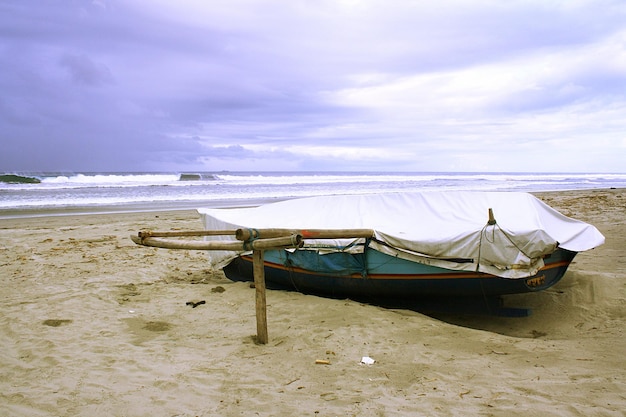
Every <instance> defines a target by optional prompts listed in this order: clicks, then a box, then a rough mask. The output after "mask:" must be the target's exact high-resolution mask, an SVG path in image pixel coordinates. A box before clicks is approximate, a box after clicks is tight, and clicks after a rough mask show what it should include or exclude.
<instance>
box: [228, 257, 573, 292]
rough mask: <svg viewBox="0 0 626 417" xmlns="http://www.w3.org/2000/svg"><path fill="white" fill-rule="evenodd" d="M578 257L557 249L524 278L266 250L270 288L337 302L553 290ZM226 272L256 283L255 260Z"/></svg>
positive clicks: (391, 259)
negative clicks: (337, 300)
mask: <svg viewBox="0 0 626 417" xmlns="http://www.w3.org/2000/svg"><path fill="white" fill-rule="evenodd" d="M575 256H576V252H571V251H567V250H564V249H557V251H555V252H554V253H553V254H552V255H550V256H549V257H547V258H545V259H544V262H545V266H544V267H543V268H541V270H539V271H538V273H537V274H535V275H533V276H531V277H527V278H521V279H509V278H501V277H497V276H494V275H489V274H485V273H477V272H467V271H457V270H449V269H445V268H439V267H433V266H429V265H422V264H419V263H415V262H411V261H408V260H404V259H400V258H396V257H392V256H389V255H385V254H383V253H380V252H378V251H375V250H370V249H368V250H366V252H365V253H363V254H347V253H334V254H325V255H319V254H317V253H316V252H314V251H306V250H298V251H295V252H289V251H285V250H268V251H265V253H264V270H265V281H266V285H267V287H268V288H272V289H287V290H295V291H299V292H302V293H305V294H316V295H322V296H328V297H333V298H362V299H419V298H430V297H484V296H499V295H505V294H518V293H527V292H536V291H542V290H545V289H547V288H550V287H551V286H553V285H554V284H556V283H557V282H558V281H559V280H560V279H561V278H562V277H563V275H564V274H565V272H566V271H567V268H568V266H569V265H570V263H571V262H572V260H573V259H574V257H575ZM316 265H317V267H315V266H316ZM329 265H330V266H329ZM224 273H225V274H226V277H228V278H229V279H231V280H233V281H253V280H254V275H253V264H252V257H251V256H240V257H237V258H235V259H234V260H233V261H232V262H231V263H230V264H228V265H227V266H226V267H225V268H224Z"/></svg>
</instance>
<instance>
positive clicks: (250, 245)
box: [130, 235, 302, 252]
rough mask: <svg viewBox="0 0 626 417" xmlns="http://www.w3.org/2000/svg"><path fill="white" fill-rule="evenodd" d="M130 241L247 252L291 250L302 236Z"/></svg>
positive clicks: (192, 248) (300, 240) (133, 239)
mask: <svg viewBox="0 0 626 417" xmlns="http://www.w3.org/2000/svg"><path fill="white" fill-rule="evenodd" d="M130 238H131V240H132V241H133V242H135V243H136V244H138V245H142V246H152V247H156V248H164V249H188V250H230V251H237V252H241V251H249V250H257V249H258V250H261V249H271V248H293V247H299V246H301V245H302V236H300V235H290V236H282V237H276V238H270V239H257V240H253V241H251V242H241V241H238V240H231V241H228V240H227V241H224V240H205V241H202V240H177V239H164V238H160V237H144V238H141V237H139V236H134V235H131V236H130Z"/></svg>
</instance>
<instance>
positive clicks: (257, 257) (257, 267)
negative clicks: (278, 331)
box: [252, 250, 268, 345]
mask: <svg viewBox="0 0 626 417" xmlns="http://www.w3.org/2000/svg"><path fill="white" fill-rule="evenodd" d="M252 267H253V270H254V287H255V289H256V334H257V342H258V343H260V344H263V345H265V344H267V342H268V337H267V304H266V300H265V268H264V266H263V251H262V250H254V251H253V252H252Z"/></svg>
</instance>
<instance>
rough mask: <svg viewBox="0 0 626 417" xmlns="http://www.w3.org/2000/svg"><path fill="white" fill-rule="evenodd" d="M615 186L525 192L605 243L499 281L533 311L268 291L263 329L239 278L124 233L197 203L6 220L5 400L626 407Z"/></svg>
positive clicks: (63, 406) (163, 410)
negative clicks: (551, 270)
mask: <svg viewBox="0 0 626 417" xmlns="http://www.w3.org/2000/svg"><path fill="white" fill-rule="evenodd" d="M624 191H625V190H589V191H568V192H550V193H537V195H538V196H539V197H540V198H542V199H543V200H545V201H546V202H547V203H548V204H550V205H551V206H553V207H554V208H556V209H558V210H559V211H561V212H562V213H564V214H566V215H568V216H571V217H574V218H576V219H579V220H583V221H587V222H589V223H591V224H593V225H594V226H596V227H597V228H598V229H599V230H600V231H601V232H602V233H603V234H604V235H605V236H606V244H605V245H603V246H601V247H599V248H597V249H595V250H593V251H589V252H585V253H581V254H579V255H578V256H577V258H576V259H575V261H574V263H573V264H572V266H571V267H570V269H569V270H568V272H567V274H566V275H565V277H564V278H563V280H562V281H561V282H560V283H559V284H558V285H557V286H555V287H553V288H551V289H549V290H547V291H544V292H541V293H538V294H525V295H516V296H510V297H506V299H505V302H506V304H507V305H508V306H515V307H528V308H531V309H532V311H533V314H532V315H531V316H530V317H525V318H506V317H490V316H476V315H461V314H452V313H448V314H438V315H436V317H430V316H426V315H423V314H420V313H418V312H415V311H410V310H402V309H385V308H381V307H376V306H371V305H367V304H362V303H359V302H355V301H351V300H332V299H326V298H320V297H315V296H308V295H302V294H298V293H294V292H283V291H268V294H267V303H268V309H267V315H268V329H269V330H268V331H269V343H268V344H267V345H257V344H255V343H254V335H255V333H256V321H255V308H254V293H255V292H254V289H251V288H250V286H249V285H248V284H246V283H233V282H230V281H228V280H227V279H226V278H225V277H224V276H223V274H222V272H221V271H215V270H210V269H208V267H207V263H206V262H205V256H206V255H205V254H204V253H202V252H198V251H175V250H166V249H153V248H145V247H139V246H136V245H134V244H133V243H132V242H131V240H130V239H129V237H128V236H129V235H130V234H134V233H136V232H137V231H138V230H140V229H154V230H188V229H201V228H202V225H201V223H200V219H199V217H198V216H197V214H196V212H195V211H193V210H185V211H167V212H136V213H117V214H91V215H80V216H76V215H67V216H42V217H33V218H13V219H3V220H0V292H1V293H0V312H1V314H0V415H7V416H9V415H11V416H22V415H24V416H26V415H28V416H73V415H89V416H215V415H223V416H239V415H244V416H248V415H260V416H270V415H277V416H283V415H284V416H292V415H310V416H335V415H339V416H353V415H358V416H401V415H428V416H450V415H484V416H622V415H624V411H623V410H626V339H625V337H624V328H625V327H626V326H625V324H626V291H625V289H626V238H625V236H626V192H624ZM202 300H203V301H205V303H204V304H199V305H197V306H196V307H193V306H192V305H187V302H190V301H192V302H197V301H202ZM363 356H369V357H371V358H373V359H374V360H375V361H376V362H375V363H374V364H373V365H364V364H360V361H361V358H362V357H363ZM316 360H324V361H328V362H329V364H316Z"/></svg>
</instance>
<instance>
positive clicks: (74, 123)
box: [0, 0, 626, 173]
mask: <svg viewBox="0 0 626 417" xmlns="http://www.w3.org/2000/svg"><path fill="white" fill-rule="evenodd" d="M0 65H1V67H0V171H4V172H27V171H89V172H94V171H98V172H100V171H178V172H180V171H183V172H192V171H221V170H230V171H438V172H441V171H457V172H464V171H480V172H503V171H505V172H607V173H611V172H626V162H625V161H626V2H624V1H623V0H606V1H604V0H596V1H585V0H580V1H579V0H561V1H559V0H554V1H553V0H510V1H501V0H493V1H489V0H466V1H452V0H434V1H428V0H362V1H359V0H288V1H285V0H229V1H218V0H177V1H171V0H0Z"/></svg>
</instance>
